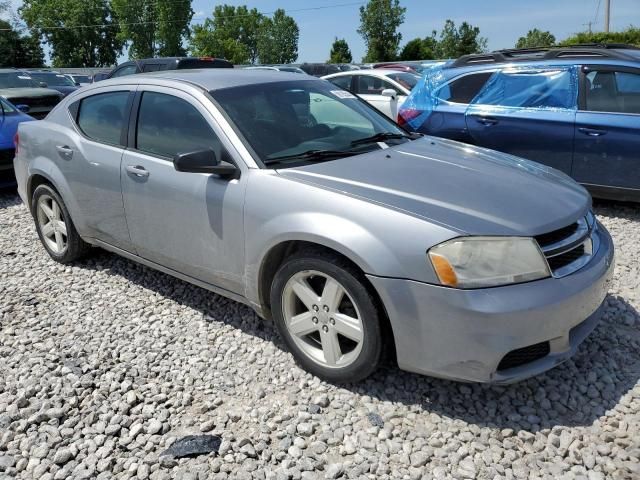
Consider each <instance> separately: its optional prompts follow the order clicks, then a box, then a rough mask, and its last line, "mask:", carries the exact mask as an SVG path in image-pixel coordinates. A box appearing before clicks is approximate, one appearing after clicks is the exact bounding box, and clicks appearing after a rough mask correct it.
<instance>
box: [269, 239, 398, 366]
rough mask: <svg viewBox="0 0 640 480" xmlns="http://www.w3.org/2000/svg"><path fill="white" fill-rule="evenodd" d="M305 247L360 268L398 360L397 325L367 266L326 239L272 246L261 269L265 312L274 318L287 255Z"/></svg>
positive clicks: (389, 345)
mask: <svg viewBox="0 0 640 480" xmlns="http://www.w3.org/2000/svg"><path fill="white" fill-rule="evenodd" d="M301 251H310V252H312V251H322V252H325V253H329V254H332V255H335V256H337V257H340V258H341V259H342V260H344V261H346V262H347V263H348V264H350V265H351V266H352V267H353V268H354V269H355V270H356V271H357V272H359V274H360V280H361V281H362V282H363V284H364V286H365V288H366V289H367V290H369V292H370V293H371V294H372V296H373V298H374V299H375V300H376V307H378V310H379V312H380V314H381V315H380V316H381V319H382V323H383V324H382V325H381V327H382V331H383V334H384V336H385V340H386V342H385V343H386V344H387V349H388V355H389V357H390V358H393V359H394V361H395V359H396V354H395V337H394V334H393V328H392V327H391V321H390V320H389V315H388V314H387V310H386V308H385V306H384V303H383V302H382V297H381V296H380V294H379V293H378V291H377V290H376V288H375V287H374V286H373V284H372V283H371V282H370V281H369V279H368V278H367V276H366V274H365V270H364V268H363V267H362V266H361V265H360V264H359V263H358V262H357V261H354V260H353V259H352V258H350V255H348V254H347V253H345V252H342V251H339V250H337V249H335V248H333V247H331V246H328V245H326V244H325V243H323V242H318V241H317V240H285V241H282V242H280V243H278V244H276V245H274V246H272V247H271V248H270V249H269V250H268V252H267V253H266V254H265V255H264V258H263V261H262V263H261V264H260V268H259V271H258V297H259V302H260V308H261V313H262V315H263V316H264V317H265V318H267V319H269V320H271V319H272V313H271V301H270V295H271V285H272V283H273V279H274V277H275V274H276V272H277V271H278V269H279V268H280V266H281V265H282V264H283V263H284V261H285V259H286V258H288V257H290V256H291V255H294V254H296V253H299V252H301Z"/></svg>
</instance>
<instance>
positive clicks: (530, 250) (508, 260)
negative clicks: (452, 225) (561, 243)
mask: <svg viewBox="0 0 640 480" xmlns="http://www.w3.org/2000/svg"><path fill="white" fill-rule="evenodd" d="M429 259H430V260H431V264H432V265H433V268H434V270H435V271H436V274H437V275H438V278H439V279H440V283H441V284H442V285H446V286H448V287H457V288H482V287H495V286H498V285H508V284H512V283H521V282H528V281H531V280H537V279H540V278H545V277H549V276H550V275H551V272H550V271H549V265H548V264H547V261H546V259H545V258H544V255H543V254H542V252H541V251H540V247H539V246H538V244H537V243H536V241H535V240H534V239H533V238H525V237H461V238H455V239H453V240H449V241H447V242H444V243H442V244H440V245H437V246H435V247H433V248H431V249H430V250H429Z"/></svg>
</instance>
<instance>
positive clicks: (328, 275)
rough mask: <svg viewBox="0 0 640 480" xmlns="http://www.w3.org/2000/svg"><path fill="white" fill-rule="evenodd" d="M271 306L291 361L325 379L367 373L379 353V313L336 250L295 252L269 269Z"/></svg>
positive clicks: (352, 379) (351, 378)
mask: <svg viewBox="0 0 640 480" xmlns="http://www.w3.org/2000/svg"><path fill="white" fill-rule="evenodd" d="M271 307H272V311H273V314H274V319H275V323H276V326H277V328H278V331H279V332H280V335H281V336H282V338H283V339H284V341H285V343H286V344H287V346H288V347H289V349H290V351H291V352H292V353H293V355H294V357H295V358H296V360H297V362H298V363H299V364H300V365H301V366H302V367H303V368H305V369H306V370H308V371H309V372H311V373H313V374H314V375H317V376H318V377H321V378H323V379H325V380H328V381H331V382H355V381H358V380H361V379H363V378H365V377H367V376H368V375H370V374H371V373H372V372H373V371H374V370H375V369H376V368H377V366H378V364H379V362H380V357H381V353H382V338H381V330H380V314H379V312H378V309H377V308H376V302H375V299H374V298H373V296H372V295H371V294H370V293H369V291H368V290H367V288H366V286H365V284H364V279H363V278H362V274H361V273H360V272H358V271H357V270H356V269H355V268H353V267H352V266H351V265H350V264H349V263H348V262H345V261H344V260H343V259H341V258H340V257H338V256H334V255H331V254H327V253H324V252H307V253H301V254H300V255H298V256H295V257H293V258H291V259H289V260H287V261H285V263H284V264H283V265H282V266H281V267H280V269H279V270H278V272H277V273H276V275H275V278H274V281H273V285H272V290H271Z"/></svg>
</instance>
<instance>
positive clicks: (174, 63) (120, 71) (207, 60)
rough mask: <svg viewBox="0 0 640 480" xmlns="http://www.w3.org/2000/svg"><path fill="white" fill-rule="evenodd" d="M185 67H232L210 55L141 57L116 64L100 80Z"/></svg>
mask: <svg viewBox="0 0 640 480" xmlns="http://www.w3.org/2000/svg"><path fill="white" fill-rule="evenodd" d="M187 68H233V63H231V62H229V61H227V60H223V59H221V58H212V57H163V58H143V59H141V60H132V61H130V62H125V63H122V64H120V65H118V66H117V67H116V68H115V69H113V70H112V71H111V72H110V73H109V74H108V75H107V76H106V77H105V78H101V79H100V80H106V79H107V78H116V77H123V76H125V75H133V74H135V73H147V72H159V71H161V70H184V69H187ZM94 81H97V80H94Z"/></svg>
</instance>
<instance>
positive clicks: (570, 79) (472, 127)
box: [465, 67, 578, 174]
mask: <svg viewBox="0 0 640 480" xmlns="http://www.w3.org/2000/svg"><path fill="white" fill-rule="evenodd" d="M577 96H578V88H577V68H576V67H544V68H530V67H521V68H513V69H505V70H501V71H500V72H496V74H495V75H494V76H493V77H492V78H491V80H489V82H487V84H486V85H485V86H484V88H483V89H482V90H481V91H480V93H478V95H477V96H476V98H475V99H474V100H473V103H472V104H471V105H469V108H468V109H467V111H466V114H465V117H466V118H465V123H466V127H467V130H468V132H469V136H470V137H471V142H472V143H474V144H476V145H480V146H482V147H487V148H491V149H494V150H499V151H502V152H506V153H510V154H513V155H517V156H519V157H524V158H527V159H529V160H535V161H537V162H540V163H543V164H545V165H548V166H550V167H553V168H557V169H558V170H561V171H563V172H565V173H566V174H570V173H571V161H572V156H573V131H574V122H575V117H576V110H577Z"/></svg>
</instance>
